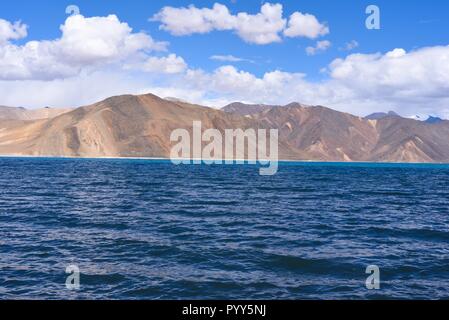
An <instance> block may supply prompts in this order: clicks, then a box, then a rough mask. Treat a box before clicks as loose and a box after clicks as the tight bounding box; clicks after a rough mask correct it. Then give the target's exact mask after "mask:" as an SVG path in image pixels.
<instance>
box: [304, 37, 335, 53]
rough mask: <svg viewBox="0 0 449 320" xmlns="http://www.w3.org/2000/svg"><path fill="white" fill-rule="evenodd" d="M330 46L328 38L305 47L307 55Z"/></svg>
mask: <svg viewBox="0 0 449 320" xmlns="http://www.w3.org/2000/svg"><path fill="white" fill-rule="evenodd" d="M330 46H331V42H330V41H328V40H323V41H318V42H317V43H316V45H315V46H314V47H307V48H306V53H307V55H308V56H314V55H316V54H317V53H320V52H324V51H326V50H327V49H329V48H330Z"/></svg>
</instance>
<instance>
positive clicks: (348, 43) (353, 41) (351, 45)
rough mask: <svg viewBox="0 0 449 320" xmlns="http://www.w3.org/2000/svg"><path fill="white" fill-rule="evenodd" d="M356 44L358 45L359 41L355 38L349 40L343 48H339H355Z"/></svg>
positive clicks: (349, 49)
mask: <svg viewBox="0 0 449 320" xmlns="http://www.w3.org/2000/svg"><path fill="white" fill-rule="evenodd" d="M358 46H359V43H358V42H357V41H356V40H352V41H350V42H347V43H346V44H345V46H344V47H343V48H340V50H343V51H352V50H354V49H355V48H357V47H358Z"/></svg>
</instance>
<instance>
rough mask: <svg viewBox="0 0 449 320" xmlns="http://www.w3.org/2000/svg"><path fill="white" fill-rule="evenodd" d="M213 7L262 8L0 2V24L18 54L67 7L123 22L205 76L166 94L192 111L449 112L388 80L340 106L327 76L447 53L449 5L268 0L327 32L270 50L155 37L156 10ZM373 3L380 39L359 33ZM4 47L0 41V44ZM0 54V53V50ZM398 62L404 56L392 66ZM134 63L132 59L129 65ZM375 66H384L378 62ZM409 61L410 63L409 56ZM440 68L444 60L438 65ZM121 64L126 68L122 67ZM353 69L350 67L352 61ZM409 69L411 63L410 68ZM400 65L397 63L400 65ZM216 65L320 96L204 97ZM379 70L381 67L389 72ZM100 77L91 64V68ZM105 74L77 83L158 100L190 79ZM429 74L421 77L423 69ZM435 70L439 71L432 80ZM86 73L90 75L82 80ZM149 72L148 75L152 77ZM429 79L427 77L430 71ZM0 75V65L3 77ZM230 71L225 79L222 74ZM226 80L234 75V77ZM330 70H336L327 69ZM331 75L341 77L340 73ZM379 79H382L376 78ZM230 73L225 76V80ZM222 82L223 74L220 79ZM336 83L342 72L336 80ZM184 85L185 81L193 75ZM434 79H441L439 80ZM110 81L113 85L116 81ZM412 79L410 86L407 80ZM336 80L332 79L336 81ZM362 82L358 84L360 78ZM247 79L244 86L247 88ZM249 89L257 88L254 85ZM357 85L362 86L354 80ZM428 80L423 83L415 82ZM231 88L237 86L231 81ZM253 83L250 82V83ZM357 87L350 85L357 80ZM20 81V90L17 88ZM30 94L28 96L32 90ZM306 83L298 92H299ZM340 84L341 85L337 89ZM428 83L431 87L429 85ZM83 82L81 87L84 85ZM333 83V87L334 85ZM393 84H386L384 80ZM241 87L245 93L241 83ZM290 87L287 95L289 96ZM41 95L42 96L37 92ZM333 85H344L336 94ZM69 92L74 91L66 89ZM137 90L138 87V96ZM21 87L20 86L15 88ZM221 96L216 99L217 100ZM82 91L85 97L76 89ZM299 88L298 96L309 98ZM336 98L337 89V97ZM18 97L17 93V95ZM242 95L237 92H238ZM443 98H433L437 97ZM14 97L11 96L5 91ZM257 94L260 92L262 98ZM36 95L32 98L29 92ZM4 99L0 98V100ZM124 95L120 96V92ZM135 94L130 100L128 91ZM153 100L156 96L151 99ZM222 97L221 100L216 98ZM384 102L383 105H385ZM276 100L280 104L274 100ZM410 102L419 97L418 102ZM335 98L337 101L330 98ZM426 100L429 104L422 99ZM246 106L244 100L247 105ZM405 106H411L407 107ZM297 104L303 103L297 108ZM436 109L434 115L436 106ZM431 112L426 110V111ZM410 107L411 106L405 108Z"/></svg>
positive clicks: (49, 35)
mask: <svg viewBox="0 0 449 320" xmlns="http://www.w3.org/2000/svg"><path fill="white" fill-rule="evenodd" d="M215 2H218V3H220V4H222V5H225V6H226V7H227V9H228V10H229V12H230V14H232V15H236V14H238V13H241V12H247V13H248V14H250V15H255V14H257V13H259V12H260V10H261V6H262V5H263V4H264V3H265V2H263V1H257V0H245V1H243V0H234V1H229V0H223V1H193V0H189V1H184V0H172V1H150V0H133V1H121V0H117V1H106V0H77V1H51V0H42V1H24V0H18V1H15V2H9V1H2V2H0V19H3V20H5V21H9V22H10V23H14V22H16V21H19V20H20V21H21V22H22V23H24V24H26V25H27V26H28V28H27V35H26V37H20V38H17V39H9V40H8V41H9V42H10V43H11V44H14V45H15V46H19V47H20V46H24V45H25V44H26V43H28V42H29V41H31V40H37V41H45V40H55V39H59V38H61V30H60V29H59V26H60V25H63V24H64V23H65V21H66V19H67V18H68V15H67V14H66V13H65V9H66V7H67V6H68V5H71V4H74V5H77V6H78V7H79V8H80V12H81V14H82V16H84V17H85V18H89V17H106V16H108V15H110V14H114V15H116V16H117V18H118V19H119V21H120V22H121V23H127V24H128V25H129V26H130V27H131V28H132V29H133V31H132V32H134V33H139V32H144V33H145V34H148V35H149V36H151V38H152V39H154V40H155V41H158V42H167V43H168V46H167V47H166V50H162V51H158V50H155V51H153V52H152V53H151V56H152V57H159V58H160V57H166V56H167V55H169V54H175V55H176V57H179V58H182V60H183V61H184V63H185V65H186V70H197V71H198V70H201V72H203V73H204V74H205V75H204V76H202V77H203V78H202V79H201V81H199V80H198V77H197V76H195V81H197V80H198V81H197V82H198V84H197V85H196V86H193V87H192V86H188V87H186V88H182V90H181V91H180V90H174V91H173V94H174V95H178V96H181V98H185V99H189V98H190V100H194V101H193V102H197V103H202V102H204V103H206V104H209V105H212V104H223V103H226V102H230V101H232V100H242V101H246V102H255V103H264V102H265V103H280V104H282V103H286V102H287V101H289V99H294V100H296V99H295V98H297V99H298V100H299V99H301V100H306V101H305V102H306V103H312V104H314V103H315V101H314V99H316V104H318V103H320V104H321V103H326V104H328V105H330V106H331V107H334V108H336V109H340V110H343V111H349V112H352V113H356V114H363V113H367V112H369V111H378V110H380V111H387V110H389V109H394V110H395V111H398V112H400V113H406V115H407V116H411V115H414V114H420V115H426V114H429V113H431V114H434V115H440V116H449V110H446V109H449V104H446V103H447V102H448V96H447V94H444V92H443V89H447V88H446V87H444V85H441V83H437V84H436V85H435V86H436V87H432V88H429V90H428V91H426V92H424V93H422V92H421V93H419V94H420V95H419V96H418V93H414V94H411V95H410V96H407V97H405V93H404V92H409V91H410V90H411V89H412V87H414V86H415V85H418V86H419V83H413V82H410V83H409V84H408V85H410V88H409V89H407V90H405V91H404V92H403V93H402V94H401V95H400V96H392V94H391V92H392V91H394V89H395V87H394V85H397V86H398V88H399V89H401V90H403V89H404V85H405V84H404V81H403V80H402V79H401V80H400V81H399V80H398V81H393V82H394V83H393V84H392V85H390V87H389V88H386V87H385V84H382V85H380V84H379V83H376V84H370V85H367V87H366V88H359V89H358V91H357V92H355V93H351V94H348V95H347V96H346V98H345V97H339V96H338V95H339V93H335V91H336V90H337V89H335V88H336V87H337V86H338V88H339V89H338V90H339V91H341V92H344V91H345V90H352V89H351V85H350V84H349V85H348V81H349V80H348V79H343V80H344V81H343V80H342V77H341V76H338V75H337V73H334V74H332V70H331V68H330V67H329V66H330V65H331V64H332V63H333V61H335V59H339V58H340V59H342V60H345V59H347V57H348V56H350V55H352V54H356V53H357V54H363V55H372V54H376V53H380V54H381V55H385V54H386V53H388V52H391V51H392V50H394V49H396V48H401V49H403V50H404V51H405V52H406V53H407V55H408V54H409V53H410V52H414V51H419V50H421V49H422V48H425V47H440V48H445V47H446V46H447V45H448V44H449V33H448V30H449V18H448V13H449V2H448V1H444V0H434V1H422V0H410V1H398V0H388V1H387V0H382V1H381V0H376V1H362V0H360V1H329V0H313V1H312V0H302V1H293V0H284V1H270V2H269V3H271V4H281V5H282V11H283V18H285V19H286V21H287V22H288V20H289V17H290V16H291V14H293V13H294V12H301V13H304V14H305V13H307V14H310V15H313V16H315V17H316V19H317V20H318V21H319V22H320V23H322V24H323V25H326V26H328V28H329V33H327V34H324V35H321V36H318V37H315V38H310V37H291V38H290V37H286V36H282V32H280V34H281V41H279V42H277V41H274V42H271V43H267V44H257V43H248V41H245V39H242V37H239V36H238V35H237V34H236V32H237V31H235V30H234V31H233V30H224V31H217V30H212V31H210V32H207V33H204V34H199V33H192V34H189V35H183V36H176V35H173V32H170V31H168V30H161V28H160V26H161V25H162V24H163V22H162V21H154V20H151V19H150V18H151V17H153V16H154V15H155V14H157V13H158V12H160V10H161V9H162V8H163V7H166V6H169V7H173V8H181V7H187V6H189V5H190V4H193V5H194V6H195V7H196V8H198V9H202V8H212V6H213V4H214V3H215ZM370 4H375V5H377V6H378V7H379V8H380V12H381V29H380V30H368V29H367V28H366V27H365V19H366V17H367V15H366V14H365V8H366V7H367V6H368V5H370ZM0 39H1V38H0ZM319 41H328V42H329V44H330V45H329V47H328V48H327V49H326V50H322V52H321V51H318V52H316V54H313V55H310V54H307V49H306V48H307V47H315V46H316V45H317V43H318V42H319ZM348 43H353V44H355V43H356V44H357V45H356V46H354V48H352V49H351V50H347V48H346V46H347V44H348ZM445 52H446V51H443V52H440V51H438V52H436V51H435V53H429V55H426V54H427V53H423V54H421V55H419V56H417V57H415V58H416V59H417V61H422V60H423V59H424V60H425V59H426V57H429V58H431V57H433V56H434V55H438V56H441V55H442V54H445ZM0 53H1V51H0ZM217 55H219V56H233V57H235V58H238V59H241V61H223V59H222V60H214V59H211V57H212V56H217ZM399 58H400V59H405V57H402V55H401V57H399ZM127 59H131V58H127ZM378 59H381V58H378ZM410 59H412V57H410ZM442 61H445V60H444V59H442ZM120 63H121V64H123V63H125V62H123V61H121V62H120ZM351 63H352V62H351ZM376 63H377V65H378V66H379V68H380V67H382V66H385V64H387V65H388V66H387V67H388V68H390V69H389V70H390V71H391V72H394V71H395V70H396V69H397V66H395V65H391V64H390V62H385V63H384V62H382V63H381V62H380V61H378V60H376V61H375V63H370V65H372V66H375V65H376ZM408 63H409V64H410V65H413V63H412V62H408ZM402 64H405V62H404V63H398V65H402ZM223 66H232V67H233V68H235V70H236V71H238V72H245V73H248V74H250V75H251V76H252V77H254V79H256V80H257V79H263V78H264V75H266V74H267V73H270V72H274V71H279V72H284V73H286V74H288V75H290V74H293V75H298V74H303V76H302V78H301V80H298V77H297V76H295V77H296V78H297V80H296V81H297V82H295V84H294V86H293V84H291V82H292V81H294V80H285V81H290V82H289V83H288V85H285V87H286V90H292V89H291V88H297V89H298V91H300V90H301V88H302V87H301V85H303V86H306V89H307V91H310V92H313V91H314V90H315V91H322V94H321V95H318V96H316V97H315V96H313V95H311V94H307V95H303V96H302V95H301V94H298V95H297V96H295V95H289V96H288V97H285V100H284V98H283V93H282V92H279V90H277V91H276V92H272V93H271V94H270V96H266V95H264V94H261V95H260V97H261V99H262V98H264V99H265V100H269V101H265V100H264V101H262V100H258V99H257V98H254V99H251V97H257V96H258V94H257V92H253V93H251V95H249V96H248V95H245V94H242V95H241V97H240V96H239V94H241V93H242V92H243V93H244V91H245V90H244V88H245V86H244V85H242V87H243V90H242V87H239V88H237V89H235V90H234V89H233V88H230V87H229V86H227V85H222V86H221V87H220V86H218V85H217V86H218V87H217V88H215V89H211V90H207V88H201V87H200V86H201V85H205V84H207V83H208V81H213V79H212V78H207V76H208V75H212V74H214V72H216V70H217V69H219V68H221V67H223ZM387 67H386V68H387ZM95 68H97V65H95ZM102 68H103V69H102V70H101V71H100V70H97V69H95V70H93V68H92V66H91V65H89V66H87V67H86V66H82V67H80V68H79V70H81V71H79V72H80V74H82V75H81V76H82V77H84V78H82V79H86V77H89V72H92V73H95V72H96V75H98V74H99V72H110V73H111V74H113V76H111V77H110V79H120V80H121V81H128V83H130V85H129V87H127V86H124V87H123V88H122V89H123V90H124V91H133V90H132V85H133V84H135V85H136V91H139V92H140V91H142V90H144V88H149V89H151V88H159V89H161V88H162V87H164V88H167V90H165V89H164V90H161V91H162V92H163V93H169V92H170V90H169V88H170V87H172V88H175V89H180V86H181V85H180V83H181V84H182V83H185V82H186V81H189V80H190V79H191V78H187V79H189V80H185V78H184V80H183V79H182V78H181V77H182V76H181V75H180V74H176V75H175V74H170V75H167V73H165V74H156V73H155V72H150V73H149V72H146V73H143V72H140V71H139V70H137V69H133V70H130V69H127V70H126V71H123V70H120V71H118V68H117V67H113V66H112V65H111V64H110V63H109V61H108V64H107V65H102ZM358 68H359V66H357V70H361V71H357V72H361V73H363V72H365V71H366V70H367V69H366V68H368V67H366V68H365V66H363V67H360V69H358ZM426 68H427V69H426ZM429 68H431V69H432V70H437V71H432V70H430V69H429ZM86 70H88V71H86ZM151 70H152V71H153V70H154V68H152V69H151ZM423 70H424V71H420V72H421V73H422V72H424V73H425V75H426V76H428V77H429V78H430V79H432V73H431V72H438V70H439V68H438V66H430V67H429V66H427V65H426V66H423ZM428 70H430V71H428ZM1 71H2V69H1V65H0V72H1ZM228 71H229V70H228ZM231 71H232V70H231ZM334 71H335V70H334ZM337 71H338V70H337ZM366 72H367V74H366V77H368V76H369V75H370V72H371V71H369V70H368V71H366ZM379 72H382V70H379ZM231 73H232V72H231ZM225 74H227V75H228V74H229V72H226V73H225ZM339 74H341V73H339ZM77 76H78V77H80V75H78V74H70V75H67V76H66V75H64V76H57V77H54V78H52V77H50V78H45V79H42V78H41V77H38V78H36V79H34V78H33V77H32V76H30V77H28V78H23V77H22V78H19V79H17V78H11V79H10V78H8V77H7V76H4V77H2V79H3V80H2V82H3V84H6V82H8V88H10V87H11V86H12V84H11V82H12V81H14V82H15V83H16V86H18V85H20V82H21V81H23V88H30V90H35V91H36V92H39V91H42V90H40V89H42V88H44V90H43V91H45V92H51V88H50V85H51V84H53V85H54V83H56V82H58V81H60V82H61V83H62V81H64V82H69V81H73V83H75V82H76V81H75V80H74V78H76V77H77ZM190 76H191V75H190ZM436 76H438V75H436ZM114 77H117V78H114ZM410 77H412V78H413V75H411V76H410ZM337 78H338V79H337ZM82 79H81V78H80V79H79V81H78V82H77V83H78V84H79V85H80V90H81V88H82V87H83V80H82ZM361 79H362V80H364V79H365V78H364V77H362V78H361ZM247 80H248V79H246V78H245V79H243V81H247ZM256 80H254V81H256ZM337 80H338V81H337ZM359 80H360V79H359ZM422 80H423V81H427V79H424V78H423V79H422ZM231 81H235V79H234V78H233V79H231ZM248 81H250V80H248ZM355 81H356V80H355ZM17 82H19V84H17ZM31 82H32V83H33V84H32V85H33V87H32V88H31V84H30V83H31ZM304 82H305V83H304ZM336 82H338V83H336ZM427 82H428V81H427ZM86 83H87V82H84V86H86ZM323 83H324V85H323V86H320V87H317V88H312V87H310V86H314V85H315V84H323ZM330 83H332V86H331V84H330ZM388 83H390V81H388ZM246 85H247V86H251V85H250V84H248V83H246ZM257 85H259V86H260V88H261V89H260V90H265V91H266V87H265V84H263V83H259V84H255V86H257ZM290 85H292V87H290ZM39 86H41V87H39ZM340 86H345V87H344V88H340ZM57 87H58V88H59V89H61V88H62V87H63V86H62V85H61V84H59V85H58V86H57ZM72 87H73V85H72ZM137 87H139V88H137ZM19 88H20V87H19ZM220 88H223V90H222V91H220V90H221V89H220ZM83 89H85V88H83ZM120 89H121V88H120V87H117V88H115V89H114V90H111V92H110V93H111V94H115V93H119V90H120ZM306 89H305V91H306ZM340 89H341V90H340ZM17 90H18V89H17ZM72 90H73V89H72ZM188 90H191V91H195V90H197V91H201V92H198V94H196V95H191V96H190V95H189V94H187V95H185V96H183V92H186V91H188ZM239 90H240V91H239ZM329 90H331V91H332V92H333V93H332V95H333V98H332V99H327V98H326V97H325V95H326V92H328V91H329ZM370 90H371V91H373V90H374V91H376V93H377V94H379V95H382V97H379V99H377V100H376V99H373V97H372V96H371V95H370V94H367V95H365V96H364V95H363V92H365V91H366V92H368V91H370ZM438 90H440V91H438ZM12 91H14V90H12ZM99 91H100V92H101V93H100V94H98V96H96V95H95V94H85V95H82V94H81V95H80V97H79V101H76V100H75V99H76V94H74V93H73V92H70V94H67V96H68V98H67V101H64V100H63V98H62V97H58V98H56V99H55V98H51V97H45V96H39V97H37V99H36V101H38V102H37V103H34V102H33V101H30V100H27V99H23V98H20V97H15V96H13V95H9V96H6V98H5V101H2V100H0V105H2V104H10V105H11V104H12V105H23V104H26V105H27V106H31V107H38V106H41V105H42V104H46V105H52V104H58V105H70V104H83V103H91V102H94V101H92V100H95V99H100V98H103V96H105V95H107V94H108V92H107V90H104V89H101V90H99ZM265 91H264V92H265ZM33 92H34V91H33ZM0 93H1V92H0ZM123 93H127V92H123ZM133 93H134V92H133ZM156 93H158V90H156ZM221 93H222V94H221ZM384 93H385V96H383V95H384ZM277 95H278V96H277ZM415 95H416V97H415ZM337 96H338V97H337ZM423 96H426V97H428V99H423ZM250 100H251V101H250ZM410 101H412V102H410ZM300 102H303V101H300ZM435 103H436V104H437V106H435ZM428 104H433V106H432V107H430V106H429V105H428ZM411 105H412V106H411ZM214 107H221V105H214Z"/></svg>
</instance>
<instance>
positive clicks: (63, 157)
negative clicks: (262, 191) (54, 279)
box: [0, 154, 449, 165]
mask: <svg viewBox="0 0 449 320" xmlns="http://www.w3.org/2000/svg"><path fill="white" fill-rule="evenodd" d="M2 158H4V159H13V158H18V159H61V160H64V159H67V160H70V159H73V160H148V161H152V160H158V161H171V160H189V161H195V160H196V161H198V160H201V161H203V160H206V161H207V160H211V159H195V158H176V159H170V158H164V157H71V156H31V155H2V154H0V159H2ZM227 160H231V159H219V160H218V161H222V162H224V161H227ZM232 160H233V161H234V162H236V161H248V160H247V159H232ZM256 161H260V160H256ZM262 161H266V160H262ZM268 161H269V160H268ZM277 162H278V163H317V164H320V163H321V164H348V165H349V164H387V165H407V164H408V165H449V162H382V161H337V160H291V159H279V160H277ZM222 164H225V163H222ZM245 164H246V163H245ZM215 165H217V164H215ZM254 165H257V164H254Z"/></svg>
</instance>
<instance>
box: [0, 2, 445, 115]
mask: <svg viewBox="0 0 449 320" xmlns="http://www.w3.org/2000/svg"><path fill="white" fill-rule="evenodd" d="M272 9H273V8H272ZM275 11H276V10H274V11H273V12H272V14H273V16H275ZM264 14H265V15H270V14H268V12H267V11H266V12H265V13H264ZM273 16H272V17H273ZM4 26H6V28H5V27H4ZM5 30H6V31H5ZM1 32H2V33H1V35H2V39H4V40H3V41H4V42H3V43H1V44H0V97H1V100H0V104H1V105H12V106H18V105H22V106H26V107H42V106H46V105H49V106H77V105H82V104H88V103H93V102H96V101H98V100H101V99H103V98H106V97H108V96H111V95H117V94H125V93H131V94H133V93H134V94H137V93H144V92H154V93H156V94H159V95H161V96H163V97H164V96H171V97H178V98H181V99H184V100H187V101H191V102H194V103H199V104H205V105H209V106H214V107H221V106H222V105H224V104H225V103H227V102H231V101H236V100H238V101H244V102H248V103H266V104H286V103H289V102H292V101H298V102H302V103H304V104H309V105H317V104H320V105H325V106H329V107H331V108H335V109H338V110H341V111H346V112H351V113H354V114H357V115H365V114H367V113H370V112H373V111H388V110H394V111H396V112H398V113H400V114H403V115H410V114H419V115H423V114H424V115H425V114H433V115H438V116H441V117H445V118H449V63H448V61H449V46H435V47H428V48H421V49H417V50H414V51H410V52H407V51H406V50H404V49H401V48H397V49H394V50H391V51H389V52H385V53H374V54H358V53H354V54H350V55H348V56H346V57H343V58H340V59H335V60H334V61H332V62H331V63H330V64H329V65H328V66H327V68H326V70H327V77H326V76H324V79H323V80H321V81H311V80H309V79H308V78H307V76H306V75H305V74H303V73H300V72H287V71H284V70H276V69H275V70H270V71H268V72H265V73H264V74H262V75H256V74H253V73H250V72H247V71H245V70H241V69H238V68H236V67H235V66H231V65H224V66H221V67H219V68H217V69H215V70H212V71H205V70H201V69H192V68H191V67H189V66H188V65H187V63H186V62H185V61H184V59H182V58H181V57H179V56H177V55H176V54H174V53H172V54H167V55H166V56H162V55H163V54H165V53H161V52H159V53H157V54H156V53H154V52H152V51H155V50H158V51H161V50H164V49H166V44H165V43H161V42H157V41H155V40H153V39H152V38H151V37H150V36H149V35H147V34H145V33H143V32H133V31H132V29H131V28H130V27H129V26H128V25H127V24H126V23H124V22H120V21H119V20H118V18H117V17H116V16H113V15H112V16H108V17H94V18H85V17H83V16H73V17H69V18H68V19H67V21H66V22H65V24H64V25H63V26H61V32H62V35H61V37H60V38H58V39H55V40H42V41H28V42H26V43H24V44H23V45H17V44H14V40H17V39H19V38H23V37H25V36H26V27H25V26H24V25H23V24H21V23H15V24H13V23H3V27H2V31H1ZM329 45H330V43H326V41H318V42H317V44H316V45H315V46H314V47H312V48H313V49H314V51H313V52H314V53H316V52H317V50H322V49H323V48H327V47H329ZM214 59H215V60H218V61H229V62H236V61H237V60H238V59H241V58H237V57H234V56H231V55H229V56H218V55H217V56H215V58H214ZM12 80H13V81H12ZM24 92H26V93H27V94H26V95H25V94H23V93H24Z"/></svg>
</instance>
